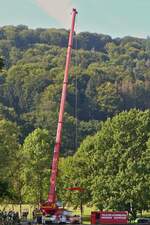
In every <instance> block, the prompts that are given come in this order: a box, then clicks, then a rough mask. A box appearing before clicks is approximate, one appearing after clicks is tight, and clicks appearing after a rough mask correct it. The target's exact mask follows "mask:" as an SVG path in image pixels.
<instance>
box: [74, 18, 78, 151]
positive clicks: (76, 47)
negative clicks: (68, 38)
mask: <svg viewBox="0 0 150 225" xmlns="http://www.w3.org/2000/svg"><path fill="white" fill-rule="evenodd" d="M77 25H78V15H77V17H76V25H75V34H74V36H75V68H76V71H75V150H76V149H77V147H78V78H77V66H78V38H77Z"/></svg>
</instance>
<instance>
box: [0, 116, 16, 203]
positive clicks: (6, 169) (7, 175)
mask: <svg viewBox="0 0 150 225" xmlns="http://www.w3.org/2000/svg"><path fill="white" fill-rule="evenodd" d="M19 134H20V132H19V128H18V127H17V126H16V124H15V123H12V122H10V121H7V120H4V119H1V120H0V180H1V188H2V190H3V189H4V188H6V190H5V191H6V192H5V193H1V197H7V200H8V199H9V198H11V200H12V199H13V197H15V199H17V197H16V190H15V187H14V182H13V179H14V177H15V176H16V174H17V171H16V166H17V164H18V157H19Z"/></svg>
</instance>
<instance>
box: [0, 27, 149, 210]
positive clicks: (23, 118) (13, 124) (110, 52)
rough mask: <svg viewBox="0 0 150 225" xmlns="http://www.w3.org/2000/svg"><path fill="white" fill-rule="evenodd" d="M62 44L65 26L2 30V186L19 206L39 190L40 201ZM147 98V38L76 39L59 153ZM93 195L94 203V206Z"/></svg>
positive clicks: (65, 38)
mask: <svg viewBox="0 0 150 225" xmlns="http://www.w3.org/2000/svg"><path fill="white" fill-rule="evenodd" d="M67 41H68V31H67V30H63V29H61V30H57V29H42V28H39V29H36V30H32V29H29V28H28V27H26V26H23V25H20V26H17V27H14V26H4V27H1V28H0V56H1V61H0V67H1V71H0V119H1V120H0V136H1V139H0V158H1V167H0V170H1V171H0V174H2V176H1V177H2V179H1V182H2V185H1V186H2V187H6V186H8V187H9V186H12V188H11V191H10V190H9V188H8V193H9V195H8V193H7V196H11V199H17V201H19V202H20V201H31V202H32V201H33V202H34V201H37V200H41V199H43V192H44V191H43V190H45V192H44V195H45V196H46V194H45V193H46V191H47V186H48V182H46V181H47V179H48V176H49V161H50V157H52V151H53V145H54V139H55V133H56V125H57V117H58V109H59V102H60V94H61V88H62V81H63V73H64V67H65V56H66V47H67ZM149 99H150V39H149V38H147V39H140V38H134V37H124V38H115V39H113V38H111V37H110V36H108V35H103V34H96V33H88V32H84V33H79V34H77V35H75V38H74V50H73V52H72V64H71V68H70V74H69V87H68V97H67V103H66V109H65V122H64V129H63V142H62V152H61V154H62V156H69V155H71V156H72V155H74V153H75V152H76V150H77V147H79V146H80V144H81V142H82V141H83V140H84V139H85V138H86V137H87V136H88V135H90V136H93V135H94V134H96V133H97V132H98V131H100V130H101V129H102V130H103V132H105V131H104V128H102V127H103V126H104V125H103V123H102V121H105V120H106V119H107V118H109V117H110V118H112V117H113V116H115V115H116V114H118V113H120V112H122V111H124V110H127V111H129V110H130V109H132V108H136V109H139V110H145V109H149V108H150V101H149ZM76 110H77V111H76ZM76 115H77V119H76ZM108 121H109V120H108ZM108 123H109V122H108ZM76 129H77V137H76ZM12 131H13V132H12ZM109 135H110V134H109ZM146 137H147V138H146V139H145V141H147V140H148V136H146ZM89 138H90V137H89ZM76 141H77V143H76ZM83 143H84V142H83ZM148 145H149V143H148ZM110 148H112V146H110ZM43 151H44V154H43ZM112 151H113V150H112ZM80 152H81V150H80V149H79V153H78V154H77V155H80ZM91 154H92V153H91ZM141 154H142V153H141ZM96 157H97V156H96ZM37 162H38V163H37ZM8 164H9V167H10V168H11V169H10V170H8ZM39 168H40V169H39ZM22 171H23V172H22ZM39 171H42V172H41V173H40V174H39ZM116 171H118V170H116ZM14 173H15V176H16V177H15V179H14ZM22 173H23V174H22ZM114 173H117V172H114ZM106 174H107V171H106ZM102 175H103V173H102ZM20 177H21V178H20ZM33 178H34V179H33ZM101 179H102V178H101ZM30 182H31V183H32V185H34V187H35V189H34V188H32V185H31V184H30ZM88 182H89V183H90V182H91V180H90V181H88ZM117 182H119V181H117ZM10 184H11V185H10ZM24 184H28V185H24ZM41 184H42V186H41ZM94 185H95V183H94V181H92V186H93V187H95V186H94ZM106 185H107V184H106ZM37 187H38V190H39V192H38V193H37V192H36V188H37ZM90 187H91V186H90ZM30 188H31V189H32V191H31V190H30ZM114 188H115V187H114ZM4 189H6V188H4ZM14 190H15V191H14ZM89 190H90V189H89ZM32 192H33V193H32ZM89 192H90V191H89ZM31 193H32V194H31ZM98 194H99V193H98ZM31 195H32V196H31ZM101 195H102V198H103V197H104V196H103V194H101ZM16 196H19V199H18V197H17V198H16ZM95 196H96V194H95V193H94V198H93V199H94V200H93V204H96V205H98V203H97V201H96V200H95V198H96V197H95ZM3 197H4V196H3ZM90 197H91V195H90ZM108 199H109V198H108ZM116 205H117V203H116ZM98 206H99V205H98ZM117 206H118V205H117ZM117 206H116V207H117ZM101 207H102V206H101V205H100V206H99V208H101ZM110 207H112V205H110Z"/></svg>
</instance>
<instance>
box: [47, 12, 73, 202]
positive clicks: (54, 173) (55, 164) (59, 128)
mask: <svg viewBox="0 0 150 225" xmlns="http://www.w3.org/2000/svg"><path fill="white" fill-rule="evenodd" d="M76 15H77V11H76V9H73V10H72V24H71V30H70V34H69V42H68V49H67V56H66V67H65V74H64V81H63V88H62V95H61V102H60V110H59V118H58V125H57V133H56V141H55V146H54V155H53V161H52V170H51V176H50V190H49V194H48V202H49V203H50V204H53V203H54V204H55V203H56V179H57V172H58V162H59V153H60V147H61V139H62V128H63V115H64V108H65V102H66V95H67V84H68V72H69V66H70V61H71V50H72V44H73V34H74V27H75V17H76Z"/></svg>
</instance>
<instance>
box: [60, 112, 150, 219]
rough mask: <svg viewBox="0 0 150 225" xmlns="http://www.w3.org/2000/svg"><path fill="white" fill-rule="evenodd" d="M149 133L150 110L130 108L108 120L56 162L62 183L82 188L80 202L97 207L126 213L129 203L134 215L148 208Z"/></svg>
mask: <svg viewBox="0 0 150 225" xmlns="http://www.w3.org/2000/svg"><path fill="white" fill-rule="evenodd" d="M149 132H150V111H145V112H140V111H138V110H135V109H134V110H131V111H129V112H123V113H120V114H119V115H117V116H115V117H114V118H113V119H108V120H107V121H106V122H104V123H103V124H102V127H101V130H100V131H99V132H98V133H97V134H96V135H95V136H93V137H88V138H87V139H85V140H84V141H83V143H82V144H81V146H80V148H79V149H78V151H77V153H76V154H75V156H73V157H72V158H69V159H66V160H64V162H63V163H62V165H60V170H61V167H62V171H63V172H64V174H63V179H64V181H63V182H64V183H63V184H62V185H64V186H65V187H66V186H67V185H68V184H69V185H71V184H73V185H78V186H81V187H83V188H85V189H86V194H85V196H84V202H86V203H87V204H88V203H89V204H93V205H95V206H96V207H97V208H99V209H101V210H102V209H114V210H128V211H129V212H130V204H131V203H132V206H133V210H132V212H131V213H132V215H133V216H136V213H137V211H141V210H146V209H148V207H149V200H150V196H149V193H150V186H149V180H150V173H149V165H147V162H148V154H149ZM147 141H148V142H147ZM146 143H147V144H146ZM147 146H148V148H147ZM65 178H66V179H65ZM69 197H70V196H69ZM69 197H67V198H66V199H67V201H68V202H69ZM74 204H75V202H74Z"/></svg>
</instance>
